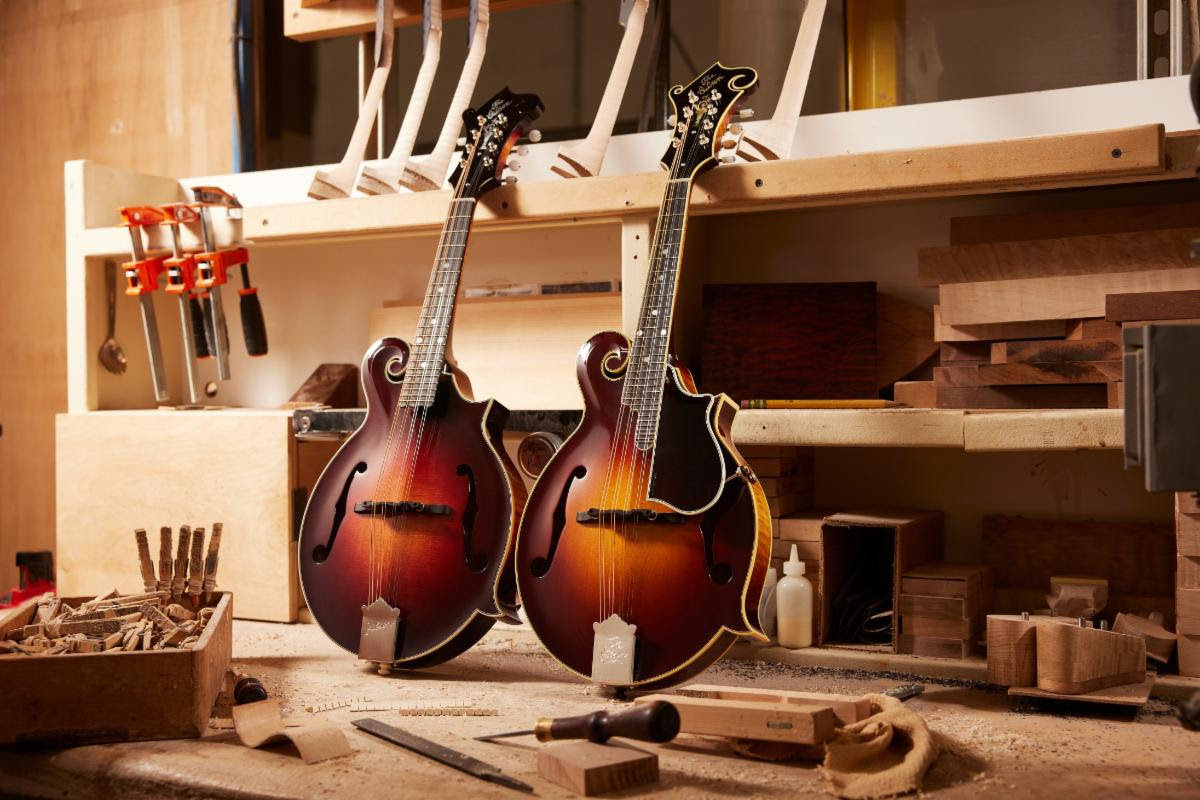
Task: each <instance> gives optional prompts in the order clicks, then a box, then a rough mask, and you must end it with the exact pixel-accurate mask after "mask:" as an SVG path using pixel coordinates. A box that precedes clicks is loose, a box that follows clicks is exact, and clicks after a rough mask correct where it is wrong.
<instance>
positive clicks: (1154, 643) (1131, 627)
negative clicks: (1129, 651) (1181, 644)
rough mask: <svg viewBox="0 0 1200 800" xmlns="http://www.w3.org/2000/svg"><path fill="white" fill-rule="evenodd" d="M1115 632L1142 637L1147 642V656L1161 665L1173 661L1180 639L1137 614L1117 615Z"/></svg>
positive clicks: (1114, 625) (1114, 626)
mask: <svg viewBox="0 0 1200 800" xmlns="http://www.w3.org/2000/svg"><path fill="white" fill-rule="evenodd" d="M1113 630H1114V631H1116V632H1117V633H1124V634H1128V635H1130V636H1140V637H1141V638H1142V639H1144V640H1145V642H1146V656H1147V657H1149V658H1152V659H1154V660H1155V661H1157V662H1159V663H1160V664H1165V663H1167V662H1168V661H1170V660H1171V653H1173V652H1175V641H1176V639H1177V638H1178V637H1177V636H1176V635H1175V634H1174V633H1171V632H1170V631H1168V630H1167V629H1166V628H1164V627H1163V626H1162V625H1159V624H1158V623H1157V622H1155V621H1153V620H1150V619H1146V618H1145V617H1139V616H1137V615H1136V614H1117V618H1116V620H1115V621H1114V622H1113Z"/></svg>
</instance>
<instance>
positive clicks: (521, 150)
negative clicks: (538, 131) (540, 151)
mask: <svg viewBox="0 0 1200 800" xmlns="http://www.w3.org/2000/svg"><path fill="white" fill-rule="evenodd" d="M513 152H514V153H516V154H517V155H519V156H527V155H529V146H528V145H524V144H523V145H520V146H518V147H517V148H516V149H515V150H513Z"/></svg>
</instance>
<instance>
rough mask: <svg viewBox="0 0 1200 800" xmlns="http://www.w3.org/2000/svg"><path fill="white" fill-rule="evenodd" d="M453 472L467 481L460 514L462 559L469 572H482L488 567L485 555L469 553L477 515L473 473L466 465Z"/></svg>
mask: <svg viewBox="0 0 1200 800" xmlns="http://www.w3.org/2000/svg"><path fill="white" fill-rule="evenodd" d="M454 472H455V474H457V475H459V476H462V477H465V478H466V479H467V502H466V505H464V506H463V513H462V534H463V558H464V560H465V561H466V563H467V569H469V570H471V572H483V571H484V570H485V569H487V567H488V557H487V554H485V553H472V552H471V534H472V532H473V531H474V530H475V518H476V517H477V516H478V515H479V503H478V502H477V501H476V499H475V473H474V472H472V471H471V468H470V467H469V466H467V465H466V464H459V465H458V469H456V470H455V471H454Z"/></svg>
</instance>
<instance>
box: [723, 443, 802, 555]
mask: <svg viewBox="0 0 1200 800" xmlns="http://www.w3.org/2000/svg"><path fill="white" fill-rule="evenodd" d="M738 450H739V452H741V454H742V457H743V458H745V459H746V461H747V462H748V463H749V464H750V469H751V470H753V471H754V474H755V476H756V477H757V478H758V485H759V486H761V487H762V490H763V494H765V495H766V496H767V508H768V509H770V512H771V532H772V535H773V536H774V542H773V547H772V549H771V563H772V565H774V566H776V567H778V566H780V565H781V564H782V563H783V560H786V559H787V555H788V554H787V550H786V548H784V547H783V545H782V544H781V543H780V540H779V520H780V519H782V518H783V517H787V516H791V515H793V514H796V513H798V512H801V511H804V510H806V509H809V508H811V507H812V502H813V448H811V447H782V446H780V447H777V446H774V445H754V446H747V447H740V448H738ZM819 538H820V537H819V535H818V539H819ZM800 557H801V558H806V556H804V555H803V554H801V556H800ZM779 574H780V575H783V570H782V569H780V570H779Z"/></svg>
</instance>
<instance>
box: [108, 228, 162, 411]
mask: <svg viewBox="0 0 1200 800" xmlns="http://www.w3.org/2000/svg"><path fill="white" fill-rule="evenodd" d="M120 213H121V219H122V221H123V222H124V225H125V227H127V228H128V229H129V241H130V245H131V252H132V254H133V260H132V261H127V262H125V263H124V264H122V265H121V269H122V270H124V272H125V294H127V295H129V296H130V297H136V298H137V299H138V302H139V304H140V305H141V310H142V330H143V331H144V332H145V334H146V350H147V351H148V352H149V355H150V378H151V380H153V381H154V398H155V399H156V400H157V401H158V402H160V403H165V402H167V400H169V399H170V397H171V396H170V394H169V392H168V391H167V374H166V371H165V368H164V367H163V354H162V345H161V344H160V342H159V338H158V320H157V319H156V317H155V316H154V298H153V297H151V296H150V295H151V294H152V293H153V292H154V291H155V290H156V289H158V279H159V277H160V276H161V275H162V273H163V269H164V267H163V261H165V257H164V256H156V257H152V258H147V257H146V251H145V250H144V249H143V247H142V228H144V227H146V226H148V225H159V224H161V223H162V222H163V219H164V217H163V213H162V212H161V211H159V210H158V209H157V208H150V207H143V206H131V207H127V208H122V209H121V210H120Z"/></svg>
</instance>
